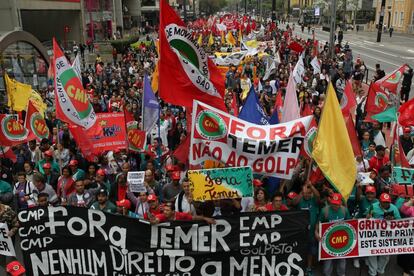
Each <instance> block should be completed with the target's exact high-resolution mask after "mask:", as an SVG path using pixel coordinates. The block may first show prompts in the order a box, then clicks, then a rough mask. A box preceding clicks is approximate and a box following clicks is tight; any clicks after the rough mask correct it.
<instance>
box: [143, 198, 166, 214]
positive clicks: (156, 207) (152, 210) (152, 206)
mask: <svg viewBox="0 0 414 276" xmlns="http://www.w3.org/2000/svg"><path fill="white" fill-rule="evenodd" d="M147 202H148V205H149V209H148V211H147V212H146V213H145V214H144V219H146V220H149V219H150V218H151V217H154V216H157V215H159V214H161V213H162V210H161V208H160V204H159V202H158V198H157V196H156V195H154V194H150V195H149V196H148V198H147Z"/></svg>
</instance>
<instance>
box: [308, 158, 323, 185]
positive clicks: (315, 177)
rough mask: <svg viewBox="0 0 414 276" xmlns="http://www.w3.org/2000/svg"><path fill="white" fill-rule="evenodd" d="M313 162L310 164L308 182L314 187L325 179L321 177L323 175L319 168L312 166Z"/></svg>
mask: <svg viewBox="0 0 414 276" xmlns="http://www.w3.org/2000/svg"><path fill="white" fill-rule="evenodd" d="M314 163H315V162H312V167H311V171H310V175H309V181H310V182H311V183H312V184H313V185H315V183H317V182H319V181H322V180H323V179H324V178H325V177H324V176H323V173H322V171H321V169H319V167H318V166H317V165H316V164H314Z"/></svg>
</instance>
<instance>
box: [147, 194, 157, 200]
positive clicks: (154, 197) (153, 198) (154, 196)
mask: <svg viewBox="0 0 414 276" xmlns="http://www.w3.org/2000/svg"><path fill="white" fill-rule="evenodd" d="M147 201H157V196H156V195H154V194H150V195H148V198H147Z"/></svg>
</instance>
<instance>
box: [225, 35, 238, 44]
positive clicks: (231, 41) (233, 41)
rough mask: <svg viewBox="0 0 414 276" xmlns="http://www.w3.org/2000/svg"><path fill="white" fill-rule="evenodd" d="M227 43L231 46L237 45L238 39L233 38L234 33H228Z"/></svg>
mask: <svg viewBox="0 0 414 276" xmlns="http://www.w3.org/2000/svg"><path fill="white" fill-rule="evenodd" d="M226 41H227V44H230V45H233V46H234V45H236V39H235V38H234V36H233V33H232V32H230V31H229V32H228V33H227V35H226Z"/></svg>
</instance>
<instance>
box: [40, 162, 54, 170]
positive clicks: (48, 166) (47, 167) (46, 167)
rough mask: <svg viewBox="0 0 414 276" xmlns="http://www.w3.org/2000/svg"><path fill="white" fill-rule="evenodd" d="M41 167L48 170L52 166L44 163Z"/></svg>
mask: <svg viewBox="0 0 414 276" xmlns="http://www.w3.org/2000/svg"><path fill="white" fill-rule="evenodd" d="M42 167H43V169H50V168H51V167H52V166H51V165H50V163H44V164H43V166H42Z"/></svg>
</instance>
